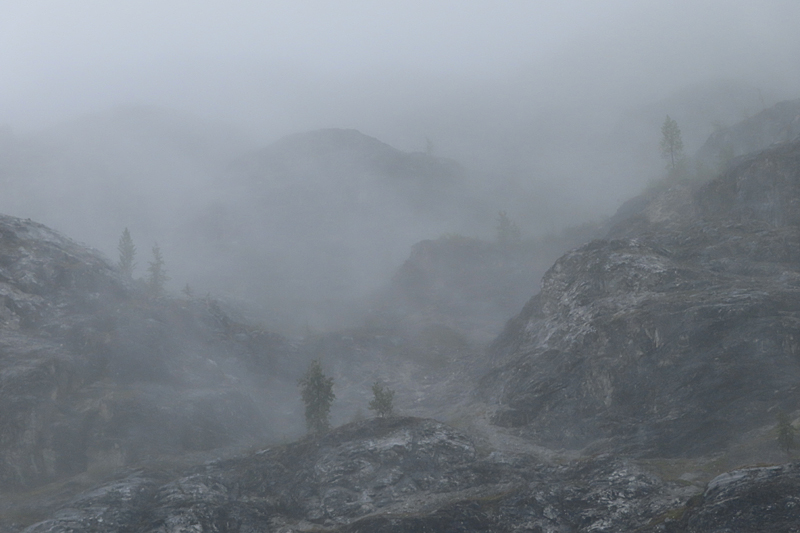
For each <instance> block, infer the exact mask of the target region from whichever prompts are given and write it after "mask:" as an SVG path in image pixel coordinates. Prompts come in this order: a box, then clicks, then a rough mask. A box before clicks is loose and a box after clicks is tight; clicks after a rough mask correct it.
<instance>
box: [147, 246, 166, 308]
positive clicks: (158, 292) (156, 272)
mask: <svg viewBox="0 0 800 533" xmlns="http://www.w3.org/2000/svg"><path fill="white" fill-rule="evenodd" d="M147 271H148V272H149V273H150V276H149V277H148V278H147V288H148V290H149V291H150V294H151V295H152V296H153V297H156V298H158V297H160V296H163V294H164V289H165V286H166V283H167V281H169V277H168V276H167V271H166V269H165V268H164V257H163V256H162V255H161V248H159V246H158V243H155V244H154V245H153V260H152V261H150V266H149V267H147Z"/></svg>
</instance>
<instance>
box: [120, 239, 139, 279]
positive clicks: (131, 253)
mask: <svg viewBox="0 0 800 533" xmlns="http://www.w3.org/2000/svg"><path fill="white" fill-rule="evenodd" d="M117 250H119V262H118V263H117V268H119V271H120V272H122V275H123V276H125V277H126V278H129V279H131V278H133V269H134V268H136V261H135V259H136V246H135V245H134V244H133V239H132V238H131V232H130V231H128V228H125V230H124V231H123V232H122V236H121V237H120V238H119V245H118V246H117Z"/></svg>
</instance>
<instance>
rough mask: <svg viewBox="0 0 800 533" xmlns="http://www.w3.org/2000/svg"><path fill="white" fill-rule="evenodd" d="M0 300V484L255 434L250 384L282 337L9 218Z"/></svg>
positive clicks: (0, 219)
mask: <svg viewBox="0 0 800 533" xmlns="http://www.w3.org/2000/svg"><path fill="white" fill-rule="evenodd" d="M0 301H1V302H2V306H0V435H1V436H0V490H8V489H10V488H14V487H30V486H34V485H37V484H40V483H43V482H46V481H50V480H53V479H58V478H63V477H65V476H70V475H73V474H77V473H80V472H85V471H87V470H98V469H99V470H103V469H107V470H113V469H115V468H119V467H122V466H124V465H128V464H136V463H139V462H142V461H146V460H149V459H151V458H152V457H160V456H164V455H169V454H185V453H187V452H197V451H202V450H207V449H211V448H218V447H221V446H226V445H232V444H235V443H237V442H242V441H247V440H249V439H253V438H256V437H262V438H263V437H264V435H265V434H266V432H267V431H268V427H269V424H268V422H267V420H266V419H265V413H264V412H263V411H262V409H261V407H260V406H259V403H260V402H259V400H260V399H261V398H262V396H261V395H260V394H259V393H258V391H259V389H262V388H264V385H265V384H266V383H268V378H267V375H268V372H269V371H270V370H273V369H274V366H275V365H278V364H280V361H281V354H285V353H286V351H285V350H286V347H285V346H284V344H283V342H284V341H283V340H282V339H280V338H279V337H276V336H270V335H269V334H267V333H265V332H260V331H256V330H251V331H248V330H241V331H238V332H234V331H233V329H234V328H233V326H234V324H233V323H232V322H231V320H230V319H229V317H227V315H225V313H224V312H222V310H221V309H220V307H219V305H217V304H216V303H214V302H212V301H199V300H196V301H195V300H188V299H183V300H178V299H156V298H152V297H149V296H148V295H147V294H146V292H145V290H144V288H143V287H142V286H140V285H139V283H138V282H133V281H131V280H124V279H123V278H122V277H120V275H119V274H118V273H117V272H116V270H115V269H114V268H113V267H112V266H111V265H110V264H109V263H108V262H107V261H106V260H105V259H104V258H103V257H102V256H100V255H99V254H97V253H96V252H94V251H92V250H89V249H87V248H85V247H83V246H80V245H77V244H76V243H74V242H72V241H70V240H68V239H66V238H64V237H62V236H61V235H59V234H58V233H56V232H54V231H52V230H50V229H48V228H46V227H44V226H42V225H40V224H37V223H35V222H32V221H30V220H21V219H17V218H13V217H8V216H0ZM282 350H283V351H282ZM270 365H272V366H270ZM247 375H250V376H254V377H253V378H252V379H250V380H248V381H244V380H243V376H247ZM258 376H261V378H259V377H258Z"/></svg>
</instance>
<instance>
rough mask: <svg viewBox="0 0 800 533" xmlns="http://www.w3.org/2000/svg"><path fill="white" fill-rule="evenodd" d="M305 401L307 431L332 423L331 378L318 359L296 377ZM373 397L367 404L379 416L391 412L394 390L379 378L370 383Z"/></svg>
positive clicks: (332, 397) (333, 395)
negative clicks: (379, 380) (383, 383)
mask: <svg viewBox="0 0 800 533" xmlns="http://www.w3.org/2000/svg"><path fill="white" fill-rule="evenodd" d="M297 385H298V386H299V387H300V394H301V396H302V398H303V403H304V404H305V417H306V427H307V428H308V431H309V433H324V432H326V431H328V430H329V429H330V427H331V424H330V412H331V405H332V404H333V400H335V399H336V394H334V392H333V378H332V377H329V376H326V375H325V372H324V371H323V370H322V363H320V361H319V360H318V359H315V360H313V361H311V364H310V365H309V366H308V369H307V370H306V373H305V374H304V375H303V377H302V378H300V379H299V380H298V381H297ZM372 394H373V399H372V401H371V402H370V403H369V408H370V410H372V411H375V414H376V415H377V416H379V417H387V416H391V415H392V413H393V412H394V391H393V390H391V389H389V388H387V387H385V386H383V385H382V384H381V383H380V382H377V381H376V382H375V384H373V385H372Z"/></svg>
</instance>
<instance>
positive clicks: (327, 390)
mask: <svg viewBox="0 0 800 533" xmlns="http://www.w3.org/2000/svg"><path fill="white" fill-rule="evenodd" d="M297 385H298V386H299V387H300V394H301V395H302V397H303V403H304V404H305V405H306V427H307V428H308V432H309V433H324V432H325V431H328V429H330V427H331V423H330V412H331V404H332V403H333V400H334V399H335V398H336V395H335V394H334V393H333V378H331V377H328V376H326V375H325V373H324V372H323V371H322V363H320V362H319V359H314V360H313V361H311V364H310V365H308V370H306V373H305V375H304V376H303V377H302V378H300V379H299V380H298V381H297Z"/></svg>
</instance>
